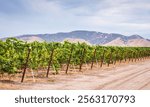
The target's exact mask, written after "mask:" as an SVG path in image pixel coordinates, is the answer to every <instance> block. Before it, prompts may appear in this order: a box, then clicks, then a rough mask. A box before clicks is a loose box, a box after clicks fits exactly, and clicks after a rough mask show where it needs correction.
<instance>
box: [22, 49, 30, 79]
mask: <svg viewBox="0 0 150 107" xmlns="http://www.w3.org/2000/svg"><path fill="white" fill-rule="evenodd" d="M30 52H31V49H30V47H29V48H28V54H27V58H26V63H25V66H24V70H23V75H22V79H21V82H23V80H24V76H25V73H26V69H27V65H28V61H29V56H30Z"/></svg>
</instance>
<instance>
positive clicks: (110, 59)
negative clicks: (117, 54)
mask: <svg viewBox="0 0 150 107" xmlns="http://www.w3.org/2000/svg"><path fill="white" fill-rule="evenodd" d="M112 53H113V52H112V50H111V52H110V56H109V60H108V67H109V64H110V61H112Z"/></svg>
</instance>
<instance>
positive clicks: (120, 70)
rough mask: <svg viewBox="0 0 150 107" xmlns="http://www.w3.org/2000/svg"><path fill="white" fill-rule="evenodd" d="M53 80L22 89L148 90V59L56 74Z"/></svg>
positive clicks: (149, 75) (149, 71)
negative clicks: (72, 73) (75, 72)
mask: <svg viewBox="0 0 150 107" xmlns="http://www.w3.org/2000/svg"><path fill="white" fill-rule="evenodd" d="M55 80H56V81H54V82H52V83H40V84H37V83H35V84H33V85H32V86H28V87H24V89H51V90H55V89H56V90H62V89H65V90H67V89H69V90H79V89H82V90H91V89H94V90H100V89H106V90H107V89H112V90H115V89H117V90H118V89H121V90H122V89H123V90H126V89H127V90H131V89H144V90H146V89H147V90H150V60H146V61H143V62H138V63H130V64H124V65H120V66H117V67H111V68H105V69H99V70H98V69H95V70H92V71H90V70H89V71H86V72H84V73H83V74H81V73H80V74H75V75H58V76H56V77H55Z"/></svg>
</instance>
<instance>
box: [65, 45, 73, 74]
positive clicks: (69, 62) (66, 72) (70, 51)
mask: <svg viewBox="0 0 150 107" xmlns="http://www.w3.org/2000/svg"><path fill="white" fill-rule="evenodd" d="M72 52H73V45H72V46H71V50H70V55H69V59H68V62H67V68H66V74H67V73H68V68H69V64H70V61H71V57H72Z"/></svg>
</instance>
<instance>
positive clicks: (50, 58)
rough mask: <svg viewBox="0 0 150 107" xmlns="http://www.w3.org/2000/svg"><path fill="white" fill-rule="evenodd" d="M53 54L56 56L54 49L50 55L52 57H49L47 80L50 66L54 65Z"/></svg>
mask: <svg viewBox="0 0 150 107" xmlns="http://www.w3.org/2000/svg"><path fill="white" fill-rule="evenodd" d="M53 54H54V49H52V51H51V53H50V55H49V56H50V57H49V62H48V68H47V74H46V77H47V78H48V75H49V70H50V66H51V64H52V60H53Z"/></svg>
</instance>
